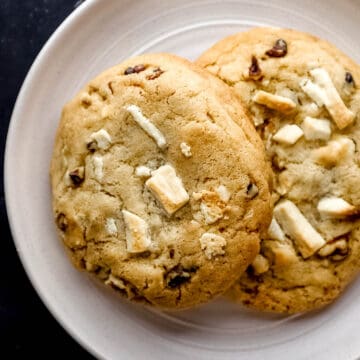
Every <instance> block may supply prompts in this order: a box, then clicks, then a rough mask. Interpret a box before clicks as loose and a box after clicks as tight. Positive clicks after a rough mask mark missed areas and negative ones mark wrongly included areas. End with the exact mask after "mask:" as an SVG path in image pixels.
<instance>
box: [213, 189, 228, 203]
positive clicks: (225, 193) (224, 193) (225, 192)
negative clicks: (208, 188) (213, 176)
mask: <svg viewBox="0 0 360 360" xmlns="http://www.w3.org/2000/svg"><path fill="white" fill-rule="evenodd" d="M215 191H216V193H217V194H218V195H219V198H220V200H221V201H223V202H224V203H227V202H228V201H229V200H230V197H231V194H230V192H229V190H228V189H227V188H226V186H224V185H220V186H218V187H217V188H216V189H215Z"/></svg>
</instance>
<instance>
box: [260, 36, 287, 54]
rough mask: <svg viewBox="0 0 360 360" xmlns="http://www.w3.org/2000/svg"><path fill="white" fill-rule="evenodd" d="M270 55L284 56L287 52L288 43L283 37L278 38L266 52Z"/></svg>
mask: <svg viewBox="0 0 360 360" xmlns="http://www.w3.org/2000/svg"><path fill="white" fill-rule="evenodd" d="M265 54H266V55H268V56H270V57H283V56H285V55H286V54H287V43H286V41H285V40H283V39H278V40H276V42H275V44H274V46H273V47H272V48H271V49H270V50H268V51H266V52H265Z"/></svg>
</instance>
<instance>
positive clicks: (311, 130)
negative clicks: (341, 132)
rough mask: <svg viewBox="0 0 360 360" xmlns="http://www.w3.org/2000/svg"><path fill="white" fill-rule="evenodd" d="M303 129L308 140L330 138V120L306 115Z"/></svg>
mask: <svg viewBox="0 0 360 360" xmlns="http://www.w3.org/2000/svg"><path fill="white" fill-rule="evenodd" d="M302 129H303V131H304V136H305V139H306V140H329V139H330V135H331V126H330V121H329V120H323V119H315V118H312V117H310V116H306V118H305V119H304V121H303V123H302Z"/></svg>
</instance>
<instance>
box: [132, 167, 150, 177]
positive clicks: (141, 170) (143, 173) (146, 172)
mask: <svg viewBox="0 0 360 360" xmlns="http://www.w3.org/2000/svg"><path fill="white" fill-rule="evenodd" d="M135 175H136V176H138V177H144V178H148V177H150V176H151V169H150V168H148V167H147V166H138V167H137V168H136V169H135Z"/></svg>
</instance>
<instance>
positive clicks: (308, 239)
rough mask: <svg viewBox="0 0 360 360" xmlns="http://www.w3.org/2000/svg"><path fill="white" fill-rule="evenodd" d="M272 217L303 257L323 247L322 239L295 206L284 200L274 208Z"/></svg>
mask: <svg viewBox="0 0 360 360" xmlns="http://www.w3.org/2000/svg"><path fill="white" fill-rule="evenodd" d="M274 216H275V218H276V220H277V221H278V222H279V224H280V225H281V227H282V229H283V230H284V231H285V233H286V234H287V235H288V236H289V237H290V238H291V239H293V240H294V241H295V242H296V245H297V247H298V249H299V251H300V253H301V255H302V256H303V258H305V259H306V258H308V257H310V256H312V255H313V254H314V253H315V252H316V251H317V250H319V249H320V248H321V247H322V246H323V245H325V243H326V242H325V240H324V239H323V237H322V236H321V235H320V234H319V233H318V232H317V231H316V230H315V229H314V228H313V227H312V225H311V224H310V223H309V222H308V220H307V219H306V218H305V217H304V215H303V214H302V213H301V212H300V210H299V209H298V208H297V206H296V205H295V204H294V203H293V202H291V201H289V200H285V201H282V202H280V203H279V204H278V205H276V206H275V209H274Z"/></svg>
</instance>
